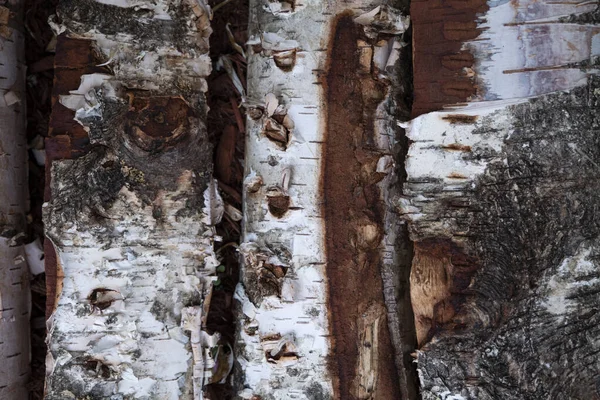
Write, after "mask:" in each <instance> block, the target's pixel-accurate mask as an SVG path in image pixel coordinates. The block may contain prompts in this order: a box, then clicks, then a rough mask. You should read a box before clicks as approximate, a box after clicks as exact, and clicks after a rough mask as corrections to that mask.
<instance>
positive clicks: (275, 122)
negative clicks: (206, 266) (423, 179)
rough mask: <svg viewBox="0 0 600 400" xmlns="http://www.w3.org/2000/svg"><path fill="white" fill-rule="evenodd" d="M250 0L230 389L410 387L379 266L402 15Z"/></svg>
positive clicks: (244, 393) (392, 392)
mask: <svg viewBox="0 0 600 400" xmlns="http://www.w3.org/2000/svg"><path fill="white" fill-rule="evenodd" d="M250 10H251V16H250V35H251V39H250V54H249V56H248V57H249V59H248V93H249V99H248V100H247V103H248V106H249V108H250V110H249V112H248V114H249V116H250V118H249V120H248V136H247V140H246V179H245V187H244V205H245V208H244V229H243V230H244V232H243V238H242V240H243V243H242V245H241V253H242V255H243V259H244V265H243V273H242V283H241V285H240V286H239V287H238V290H237V298H238V300H239V301H240V302H241V313H240V321H239V329H238V335H239V341H238V349H239V350H238V357H237V361H238V364H239V370H238V371H239V376H238V378H239V379H240V380H241V384H240V386H242V387H243V390H241V391H240V393H239V395H240V396H241V397H242V398H247V399H250V398H256V397H253V396H259V397H260V398H276V399H279V398H284V397H285V396H287V395H288V394H292V393H293V395H294V396H296V397H295V398H302V399H305V398H306V399H325V398H342V399H352V398H357V399H368V398H373V399H395V398H399V396H401V395H403V396H405V397H406V398H409V396H415V392H414V389H415V388H414V385H412V384H411V385H410V388H409V389H407V384H406V383H407V380H408V381H410V380H411V378H410V377H409V378H407V374H409V373H407V371H406V370H405V366H404V362H403V360H402V358H403V357H402V355H403V354H404V353H405V352H406V346H403V345H402V340H403V339H404V340H406V339H408V338H406V337H402V336H403V335H402V334H401V333H400V327H399V326H398V325H399V324H400V322H399V320H398V319H397V314H396V313H397V311H398V310H396V309H392V308H391V307H394V306H395V305H396V293H394V290H393V288H389V287H388V288H387V289H389V290H386V296H384V292H383V283H382V275H381V274H382V272H386V271H387V270H386V268H388V267H389V264H390V263H391V260H392V259H393V257H392V256H391V255H390V252H389V250H390V247H393V243H394V239H393V238H391V237H390V236H388V235H386V234H385V233H384V232H383V225H384V221H386V220H387V209H386V207H385V204H384V202H383V200H384V197H385V195H384V193H383V190H382V187H384V186H387V185H389V184H390V182H388V181H386V182H385V183H382V182H381V181H382V179H383V178H384V177H385V176H386V174H387V173H388V172H390V170H391V169H392V168H391V161H392V160H391V157H390V156H389V154H390V153H391V150H392V148H393V146H394V145H395V143H394V134H395V124H394V123H393V119H392V117H391V113H392V114H393V113H394V112H395V111H393V110H395V109H397V108H398V106H397V104H396V98H395V97H394V96H392V94H394V95H395V94H397V93H396V92H397V90H395V89H394V88H393V86H394V82H395V83H397V80H395V79H391V80H390V77H389V76H387V73H388V72H392V70H393V67H394V65H395V64H396V61H397V60H398V57H399V49H400V47H401V40H400V37H399V35H400V34H401V33H402V32H404V30H405V28H406V25H407V23H408V21H407V20H406V18H405V17H402V16H401V15H400V13H399V12H398V11H397V10H394V9H392V8H390V7H378V3H376V2H367V1H364V2H358V1H357V2H349V3H344V4H335V3H330V4H327V3H326V2H313V1H309V2H304V3H302V4H300V3H299V2H295V1H281V2H279V1H274V2H273V1H271V2H265V1H254V2H251V5H250ZM366 12H369V13H370V14H368V15H363V14H365V13H366ZM371 12H372V13H371ZM361 15H362V17H361V18H358V19H357V17H359V16H361ZM394 71H395V70H394ZM390 76H393V74H390ZM390 86H392V88H390ZM391 110H392V111H391ZM390 179H391V178H390ZM386 301H387V305H389V306H390V309H391V312H390V313H389V314H388V312H387V310H386ZM404 311H405V310H404ZM399 314H402V313H401V312H400V313H399ZM409 324H410V325H412V316H411V318H410V320H409ZM388 325H389V326H390V327H393V328H394V334H393V335H390V332H389V330H388ZM391 336H393V337H391ZM413 336H414V334H413ZM409 348H414V347H411V346H409ZM395 353H397V354H400V359H401V360H400V361H399V366H400V368H396V365H395V362H394V354H395ZM409 363H410V362H409ZM399 382H400V384H399Z"/></svg>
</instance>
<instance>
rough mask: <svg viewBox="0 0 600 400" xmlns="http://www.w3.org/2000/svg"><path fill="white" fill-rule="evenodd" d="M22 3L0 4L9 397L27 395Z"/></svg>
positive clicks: (2, 283)
mask: <svg viewBox="0 0 600 400" xmlns="http://www.w3.org/2000/svg"><path fill="white" fill-rule="evenodd" d="M23 3H24V2H23V1H16V2H11V4H7V5H6V6H0V77H1V80H0V121H1V122H2V125H1V126H0V398H2V399H15V400H21V399H27V398H29V390H28V388H27V386H26V385H27V383H28V381H29V371H30V367H29V361H30V351H29V350H30V343H29V316H30V308H31V301H30V300H31V299H30V291H29V268H28V266H27V262H26V260H25V252H24V248H23V243H24V241H25V239H26V237H25V228H26V213H27V211H28V209H29V198H28V196H29V194H28V193H29V191H28V189H27V187H28V181H27V138H26V135H25V123H26V114H27V113H26V107H25V53H24V37H23V25H22V22H21V18H22V12H23Z"/></svg>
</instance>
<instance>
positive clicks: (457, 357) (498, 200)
mask: <svg viewBox="0 0 600 400" xmlns="http://www.w3.org/2000/svg"><path fill="white" fill-rule="evenodd" d="M436 4H437V5H438V6H439V4H438V3H435V4H431V9H429V7H430V3H425V2H415V3H413V9H415V8H417V10H415V11H414V12H413V15H414V16H415V17H416V18H417V16H420V18H421V20H420V21H415V26H416V27H417V26H418V25H419V24H422V26H421V30H420V31H419V30H418V29H417V28H415V37H414V45H415V51H416V53H415V75H417V74H420V73H422V71H420V70H419V62H423V58H422V57H423V55H422V54H423V52H428V51H429V50H430V49H429V48H423V47H421V48H420V46H421V43H422V41H423V43H426V42H428V41H429V40H430V36H429V37H428V36H425V32H426V30H425V28H424V26H425V25H426V22H427V21H430V20H431V19H430V18H433V19H435V18H438V17H439V15H438V14H439V13H440V12H442V14H444V13H448V15H450V14H452V15H454V16H453V17H452V18H451V21H452V20H461V17H460V16H457V14H460V13H461V12H460V11H458V10H459V5H458V4H457V3H456V4H455V3H452V2H442V3H441V4H442V6H444V7H446V8H444V9H443V11H440V8H439V7H437V6H436ZM534 4H535V6H534ZM588 6H590V4H587V3H586V4H583V5H582V7H588ZM591 6H594V5H591ZM452 7H456V8H455V9H454V12H451V11H450V10H451V9H452ZM575 7H576V6H574V5H572V4H567V3H561V4H558V3H538V2H536V3H533V2H526V1H521V2H516V3H515V2H510V3H494V4H490V8H489V11H488V12H486V13H485V14H484V15H483V16H481V18H480V19H479V20H474V19H472V20H471V22H472V23H471V22H469V24H468V25H469V32H470V33H474V32H480V36H477V37H476V38H474V39H473V40H472V41H469V40H470V39H471V37H468V38H467V37H465V38H462V39H461V38H460V37H454V36H452V35H449V33H448V32H449V31H448V29H446V30H444V34H445V35H446V36H445V38H446V39H448V40H450V39H451V40H457V41H460V40H463V41H464V43H463V47H461V49H462V50H464V49H469V51H470V52H471V55H472V57H473V64H472V70H471V71H472V72H474V75H472V79H473V82H476V83H477V84H476V85H475V87H476V88H477V91H476V97H475V98H474V99H477V100H494V99H498V100H501V101H483V102H479V103H472V104H469V105H466V106H463V107H461V108H460V109H458V110H456V111H452V112H450V111H447V112H431V113H428V114H424V115H421V116H420V117H418V118H416V119H415V120H413V121H411V122H410V123H409V124H408V125H407V128H408V129H407V135H408V138H409V139H410V140H411V141H412V143H411V146H410V149H409V152H408V157H407V162H406V169H407V174H408V176H407V181H406V183H405V185H404V194H405V196H406V197H404V198H402V199H400V200H399V202H398V207H399V210H400V212H402V213H404V214H405V216H406V218H407V220H408V221H409V222H410V224H409V226H410V232H411V238H412V239H413V240H414V249H415V250H414V259H413V270H412V273H411V297H412V304H413V308H414V312H415V323H416V328H417V336H418V341H419V346H420V350H419V351H418V358H417V362H418V371H419V377H420V382H421V389H422V395H423V398H424V399H426V400H429V399H439V398H442V399H475V398H476V399H594V398H598V397H600V390H599V387H600V386H599V385H600V382H599V381H598V375H599V372H600V362H599V361H598V360H600V358H598V353H599V352H600V347H599V345H598V340H597V337H598V334H599V332H598V323H599V321H598V313H597V304H596V303H597V302H596V299H597V293H598V290H599V286H598V285H599V283H600V280H599V279H598V278H599V277H598V268H599V266H598V245H599V242H598V240H599V238H600V230H599V227H598V223H597V219H598V216H597V215H596V214H597V212H598V211H597V204H598V200H599V199H598V195H597V193H598V188H597V187H596V182H597V177H598V173H599V169H598V168H599V167H598V166H599V165H600V154H599V153H598V149H599V148H600V147H599V146H598V128H599V126H600V120H599V116H600V109H599V108H600V80H599V79H598V76H597V70H595V69H594V68H593V65H594V64H596V63H597V61H598V60H597V56H598V54H599V53H600V49H599V48H598V45H597V43H598V32H600V30H599V28H598V25H597V14H592V15H590V14H586V11H589V10H581V9H580V8H575ZM429 10H430V11H431V12H429ZM575 11H577V12H579V11H581V13H582V15H587V17H586V18H583V16H582V15H579V16H571V17H568V14H569V13H571V12H575ZM464 13H465V15H467V16H470V15H472V7H471V6H467V7H466V8H465V9H464ZM594 15H596V17H594ZM469 18H471V17H469ZM543 18H548V19H546V20H544V21H537V20H541V19H543ZM467 20H468V19H467ZM577 20H581V22H582V24H579V25H577V24H572V23H570V22H572V21H577ZM549 21H550V22H549ZM552 21H554V22H552ZM438 22H440V23H441V24H442V25H444V24H445V26H446V28H448V26H447V24H446V23H444V22H443V21H438ZM566 22H569V23H566ZM501 27H504V28H505V30H504V31H502V30H501ZM483 28H486V29H485V30H481V29H483ZM431 29H434V30H435V29H442V28H435V27H432V28H431ZM457 30H458V31H460V32H464V30H461V29H458V28H457ZM573 32H579V33H578V34H577V35H574V36H572V35H573ZM469 35H470V34H469ZM557 40H558V41H557ZM563 44H564V45H563ZM436 49H437V50H440V49H441V48H436ZM437 50H435V51H437ZM447 51H448V52H449V53H448V54H443V55H442V53H438V54H439V55H438V56H435V57H433V59H434V61H435V63H434V62H432V64H431V65H437V66H438V67H439V68H447V67H448V65H446V66H444V60H446V59H447V58H445V57H446V56H448V57H451V56H453V55H457V54H458V53H454V51H455V49H454V48H453V47H451V46H449V47H448V49H447ZM419 52H421V59H420V60H421V61H419ZM490 60H492V61H493V60H496V65H495V66H494V68H488V67H489V64H488V63H489V62H490ZM567 60H568V61H567ZM569 63H572V64H569ZM590 66H592V67H591V68H590ZM469 68H471V67H469ZM498 69H500V70H498ZM463 72H464V70H463ZM421 78H423V76H422V77H421ZM417 81H418V79H417V77H415V82H417ZM421 81H422V82H425V83H426V84H425V85H424V86H420V87H419V88H416V96H415V97H416V101H417V102H419V101H421V103H420V106H419V107H420V108H417V110H416V113H417V114H419V113H421V112H423V111H426V110H428V109H429V110H430V109H435V108H439V107H440V106H441V105H444V104H445V102H446V101H447V99H441V100H439V101H437V100H436V101H433V100H427V99H426V97H427V93H428V90H429V89H431V88H433V87H435V84H434V82H427V81H426V80H425V81H424V80H421ZM503 85H504V86H503ZM428 88H429V89H428ZM558 90H564V91H562V92H555V91H558ZM420 91H421V92H420ZM553 92H554V93H553ZM543 93H548V94H545V95H541V96H538V97H535V98H527V97H528V96H532V95H540V94H543ZM419 99H420V100H419Z"/></svg>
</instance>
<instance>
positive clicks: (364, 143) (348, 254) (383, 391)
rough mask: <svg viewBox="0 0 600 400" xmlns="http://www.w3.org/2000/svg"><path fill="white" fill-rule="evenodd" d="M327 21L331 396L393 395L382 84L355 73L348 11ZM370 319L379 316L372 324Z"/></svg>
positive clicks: (396, 393) (355, 51) (326, 196)
mask: <svg viewBox="0 0 600 400" xmlns="http://www.w3.org/2000/svg"><path fill="white" fill-rule="evenodd" d="M333 26H334V27H333V31H332V34H331V39H330V40H331V42H330V44H329V48H330V54H329V67H328V72H327V75H326V79H325V82H324V84H325V90H326V101H327V123H326V133H325V136H326V138H325V139H326V144H325V160H324V163H323V168H324V169H323V185H324V186H323V187H324V199H325V202H324V215H325V231H326V252H327V276H328V282H329V305H330V323H331V329H332V331H333V350H332V352H331V354H332V359H331V370H332V373H333V375H334V390H335V397H336V398H339V399H357V398H359V396H360V398H366V397H363V396H365V395H368V396H369V398H372V399H396V398H399V393H400V390H399V387H398V381H397V372H396V367H395V364H394V359H393V355H392V354H393V350H392V345H391V341H390V337H389V332H388V329H387V318H386V312H385V305H384V299H383V290H382V282H381V275H380V263H381V259H380V249H379V243H380V240H381V235H382V232H381V227H382V226H383V224H382V208H383V207H382V202H381V200H380V193H379V188H378V187H377V184H376V182H377V181H378V179H377V177H376V176H375V174H376V172H374V171H375V170H376V168H374V166H375V165H376V163H377V160H378V158H379V155H378V154H377V150H376V149H375V146H374V115H375V109H376V107H377V105H378V104H379V102H380V101H381V99H383V97H384V95H385V85H383V84H382V83H380V82H378V81H376V80H374V79H373V78H372V77H371V75H370V74H369V73H368V72H367V73H361V68H360V65H359V52H358V45H357V40H358V39H363V38H362V37H361V34H360V31H359V29H358V28H357V27H356V26H355V24H354V23H353V21H352V17H351V16H350V15H348V14H342V15H341V16H339V17H338V19H337V21H336V22H335V23H334V24H333ZM373 321H379V329H378V330H375V329H373V327H374V326H375V325H374V324H373ZM369 349H376V354H373V356H372V358H371V360H375V361H374V364H375V365H371V368H370V370H371V371H373V373H375V374H376V375H377V379H376V382H375V383H374V384H373V385H372V387H364V386H363V387H361V386H360V385H361V376H360V375H361V371H360V369H361V368H360V367H361V357H360V355H361V354H367V353H368V352H369V351H371V350H369ZM372 351H374V350H372ZM369 372H370V371H364V370H363V371H362V373H363V374H365V373H369Z"/></svg>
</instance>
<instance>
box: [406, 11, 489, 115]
mask: <svg viewBox="0 0 600 400" xmlns="http://www.w3.org/2000/svg"><path fill="white" fill-rule="evenodd" d="M487 9H488V6H487V2H486V1H485V0H467V1H462V0H433V1H430V0H414V1H412V2H411V6H410V14H411V24H412V29H413V63H414V103H413V110H412V116H413V117H416V116H419V115H421V114H424V113H427V112H430V111H436V110H440V109H441V108H443V106H445V105H448V104H455V103H462V102H466V101H467V99H468V98H469V97H471V96H473V95H475V94H476V93H477V90H478V88H477V86H476V85H475V82H474V81H473V77H472V76H469V75H470V74H469V71H470V69H471V67H472V66H473V63H474V58H473V55H472V54H470V53H469V52H468V51H465V50H462V47H463V43H464V42H465V41H467V40H472V39H475V38H476V37H478V36H479V34H480V33H481V32H480V29H478V28H477V23H476V21H477V15H478V14H481V13H484V12H485V11H487Z"/></svg>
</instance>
